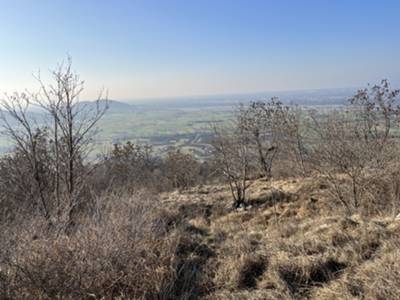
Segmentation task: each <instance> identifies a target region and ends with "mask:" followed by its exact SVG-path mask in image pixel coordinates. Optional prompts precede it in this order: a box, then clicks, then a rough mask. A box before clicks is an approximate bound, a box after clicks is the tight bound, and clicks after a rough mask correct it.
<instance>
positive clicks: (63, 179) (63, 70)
mask: <svg viewBox="0 0 400 300" xmlns="http://www.w3.org/2000/svg"><path fill="white" fill-rule="evenodd" d="M51 75H52V79H53V82H52V83H50V84H48V85H47V84H45V83H44V82H43V81H42V80H41V78H40V77H38V82H39V84H40V87H41V88H40V92H39V93H15V94H13V95H11V96H8V95H6V97H5V99H2V100H1V102H0V108H1V110H0V112H1V114H0V116H1V121H2V125H3V128H4V132H5V134H6V135H8V137H9V138H10V139H11V141H13V142H14V144H15V147H16V148H15V150H16V154H15V155H14V159H10V158H8V160H7V163H6V164H8V166H9V168H8V171H12V170H14V171H17V169H18V168H19V163H20V162H21V163H22V165H23V166H24V168H25V170H24V172H26V173H31V174H32V175H30V176H29V177H28V178H26V177H23V176H20V174H17V176H14V175H15V172H14V174H10V175H9V176H10V177H13V178H14V180H15V181H18V182H14V183H15V184H16V186H18V187H21V190H20V193H21V194H26V189H29V190H30V193H28V194H26V195H29V197H27V199H26V200H27V201H31V202H33V206H35V207H36V208H37V210H38V211H39V212H40V214H41V215H42V216H43V217H44V218H45V219H46V220H48V222H49V224H52V223H54V221H55V220H58V221H60V220H62V222H63V223H64V224H65V226H68V224H69V223H70V222H71V221H72V216H73V213H74V211H75V210H76V209H77V207H78V206H79V205H81V204H83V202H85V201H84V200H83V198H84V197H83V196H82V194H83V193H85V188H86V179H87V177H88V175H89V173H90V171H91V168H90V166H89V165H86V166H84V163H83V161H84V159H85V158H86V157H87V155H88V153H89V152H90V149H91V147H90V145H91V142H92V138H93V134H94V133H95V126H96V124H97V122H98V121H99V120H100V118H101V117H102V116H103V115H104V113H105V111H106V109H107V101H102V100H101V96H100V97H99V99H98V100H97V101H96V102H93V103H91V104H84V103H82V102H80V94H81V93H82V91H83V87H84V86H83V85H84V83H83V81H81V80H80V78H79V76H78V75H77V74H75V73H74V72H73V71H72V63H71V60H70V59H69V60H68V62H67V64H66V65H60V66H59V67H58V68H57V69H56V70H55V71H53V72H52V73H51ZM34 107H36V108H38V107H39V108H40V109H41V112H40V113H34V112H33V111H32V108H34ZM13 162H14V163H15V166H14V168H12V167H11V164H12V163H13ZM6 176H7V175H6ZM30 178H31V179H32V180H29V181H27V179H30ZM27 183H29V185H30V186H27Z"/></svg>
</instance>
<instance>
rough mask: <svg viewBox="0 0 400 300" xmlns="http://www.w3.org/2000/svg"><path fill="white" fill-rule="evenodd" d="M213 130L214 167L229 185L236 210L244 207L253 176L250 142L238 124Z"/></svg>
mask: <svg viewBox="0 0 400 300" xmlns="http://www.w3.org/2000/svg"><path fill="white" fill-rule="evenodd" d="M213 130H214V133H215V139H214V141H213V143H212V145H213V147H214V149H215V161H216V166H217V167H219V169H220V170H221V171H222V174H223V176H224V177H225V178H226V180H227V181H228V183H229V186H230V189H231V193H232V197H233V200H234V203H233V206H234V207H235V208H238V207H240V206H242V205H246V201H247V195H246V191H247V189H248V188H249V186H250V185H251V181H249V179H250V176H251V175H252V174H254V171H255V167H256V166H255V162H256V159H257V158H256V156H255V155H254V151H252V148H251V140H250V138H249V136H248V134H247V132H245V131H244V130H243V128H242V127H241V126H238V124H235V125H233V126H232V127H231V128H229V129H224V128H218V127H217V126H214V127H213Z"/></svg>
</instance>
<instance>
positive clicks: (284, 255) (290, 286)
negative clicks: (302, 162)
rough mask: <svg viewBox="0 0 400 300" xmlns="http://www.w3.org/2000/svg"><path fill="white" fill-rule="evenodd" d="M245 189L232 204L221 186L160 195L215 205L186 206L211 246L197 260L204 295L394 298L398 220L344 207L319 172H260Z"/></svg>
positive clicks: (171, 201)
mask: <svg viewBox="0 0 400 300" xmlns="http://www.w3.org/2000/svg"><path fill="white" fill-rule="evenodd" d="M204 189H207V187H202V190H204ZM250 195H251V200H250V203H251V206H250V207H249V208H247V209H246V210H232V209H229V206H228V205H229V190H228V189H227V188H224V187H219V189H215V187H211V186H210V187H209V192H208V193H196V189H192V190H190V191H187V192H185V193H180V194H169V195H164V201H165V203H167V205H171V207H172V205H173V206H178V207H179V205H183V206H185V207H191V208H192V209H194V207H196V205H198V206H197V207H198V208H199V207H201V206H203V205H208V206H211V207H214V206H216V205H218V206H219V209H218V210H217V212H215V213H214V210H213V209H211V214H209V215H199V214H194V215H193V217H192V216H190V215H188V214H186V217H187V218H188V220H189V221H188V222H189V223H190V224H192V226H193V227H196V228H198V229H201V231H202V232H204V233H206V234H204V235H203V236H202V242H203V243H205V244H206V245H207V246H208V247H209V248H210V249H212V251H213V252H214V253H215V255H214V256H212V257H210V258H208V259H207V261H206V263H205V265H204V267H203V268H202V272H203V273H202V278H203V281H204V280H205V279H206V280H207V281H208V282H207V286H208V287H209V289H208V291H207V292H206V294H205V295H203V296H204V297H205V298H207V299H303V298H307V299H361V298H363V299H397V297H398V296H397V295H399V294H400V288H399V286H400V276H399V274H400V263H399V261H400V260H399V259H400V256H399V254H400V253H399V251H398V246H399V241H400V221H396V220H394V219H393V218H392V217H390V216H389V215H386V214H381V215H375V216H371V215H370V216H365V215H364V214H357V213H356V214H353V215H351V216H349V215H346V214H345V212H344V210H342V209H341V206H340V204H339V203H338V202H335V200H334V199H335V198H334V197H332V191H331V190H330V187H329V185H328V184H326V183H325V181H324V180H323V179H321V178H309V179H301V178H297V179H290V180H279V181H274V182H272V183H268V182H266V181H263V180H258V181H256V182H254V183H253V185H252V186H251V189H250ZM217 199H218V200H217ZM224 204H226V206H223V205H224ZM221 206H222V207H223V209H221ZM192 231H195V230H194V229H193V228H192Z"/></svg>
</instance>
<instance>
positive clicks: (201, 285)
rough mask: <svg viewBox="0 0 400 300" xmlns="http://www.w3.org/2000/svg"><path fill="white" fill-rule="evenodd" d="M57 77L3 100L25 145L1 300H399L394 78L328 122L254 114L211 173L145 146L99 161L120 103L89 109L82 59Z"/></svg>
mask: <svg viewBox="0 0 400 300" xmlns="http://www.w3.org/2000/svg"><path fill="white" fill-rule="evenodd" d="M52 75H53V82H51V83H50V84H47V83H45V82H43V81H42V80H41V78H40V77H38V82H39V86H40V92H39V93H29V92H25V93H21V94H14V95H11V96H7V97H6V99H3V100H2V101H1V111H0V112H1V119H2V124H3V127H4V132H5V133H6V134H7V135H8V136H9V138H10V139H11V140H13V141H14V143H15V149H14V151H12V152H10V153H9V154H7V155H5V156H3V157H1V159H0V208H1V211H0V229H1V231H0V242H1V245H2V247H1V250H0V298H1V299H198V298H202V299H298V298H307V299H353V298H354V299H396V297H397V295H398V294H399V293H400V290H399V288H398V287H399V286H400V276H399V272H398V270H399V269H400V266H399V265H398V264H399V263H398V261H399V251H398V247H399V245H400V236H399V229H400V221H399V219H400V218H399V217H398V216H399V197H400V175H399V171H398V169H399V168H398V162H397V157H398V156H399V154H400V148H399V132H400V131H399V129H400V128H399V116H400V110H399V106H398V105H399V100H400V99H399V91H398V90H393V89H392V88H391V87H390V85H389V83H388V81H385V80H384V81H382V82H381V84H379V85H377V86H373V87H368V88H367V89H365V90H360V91H359V92H358V93H357V94H356V95H355V96H354V97H353V98H352V99H350V100H349V103H348V105H347V106H343V107H339V108H336V109H330V110H328V111H321V110H310V109H305V108H301V107H294V106H288V105H285V104H284V103H282V102H280V101H279V100H278V99H276V98H273V99H271V100H268V101H258V102H251V103H250V104H248V105H241V106H239V107H238V108H237V109H236V111H235V115H234V118H233V119H232V120H231V121H232V122H231V123H225V124H224V125H223V126H221V125H218V126H217V125H215V126H212V131H213V133H214V135H213V136H214V140H213V143H212V146H213V147H214V155H213V158H212V159H210V160H208V161H205V162H200V161H197V160H196V159H195V158H194V157H193V156H192V155H191V154H189V153H184V152H183V151H180V150H179V149H176V150H174V151H169V152H167V153H165V154H164V155H162V156H161V157H159V156H156V155H155V154H154V152H153V150H152V147H151V145H138V144H134V143H131V142H128V143H126V144H122V145H121V144H118V145H115V146H114V148H113V149H112V150H111V151H108V152H107V153H104V154H103V155H101V156H99V157H98V158H97V159H96V160H88V159H87V157H88V154H89V153H90V149H91V145H92V138H93V136H94V134H95V133H96V124H97V122H98V121H99V120H100V119H101V118H102V116H103V115H104V113H105V112H106V110H107V101H106V100H104V99H103V98H99V99H98V101H97V102H95V104H94V105H89V106H88V105H87V104H82V103H81V102H80V101H79V95H80V93H81V92H82V89H83V82H82V81H81V80H80V79H79V77H78V76H77V75H76V74H75V73H74V72H72V69H71V62H70V61H68V62H67V63H66V64H64V65H61V66H60V67H59V68H57V69H56V71H54V72H53V73H52ZM32 106H35V107H36V108H37V109H39V110H40V111H42V112H43V113H42V114H40V116H41V117H42V118H43V120H41V121H40V122H38V120H35V119H34V117H33V116H32V115H31V110H30V109H31V108H32ZM35 116H36V117H37V115H35ZM43 124H44V125H43Z"/></svg>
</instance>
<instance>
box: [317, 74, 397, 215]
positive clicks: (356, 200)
mask: <svg viewBox="0 0 400 300" xmlns="http://www.w3.org/2000/svg"><path fill="white" fill-rule="evenodd" d="M398 95H399V91H397V90H392V89H391V88H390V85H389V83H388V82H387V81H382V84H381V85H378V86H374V87H372V88H370V89H365V90H361V91H359V92H358V94H357V95H356V96H355V97H353V98H352V99H351V100H350V105H349V106H348V107H347V108H346V110H344V109H342V110H336V111H333V112H331V113H329V114H328V115H321V114H319V115H318V114H314V115H312V125H311V131H312V134H311V136H312V138H313V141H312V143H310V144H311V147H312V148H313V163H314V168H315V170H317V171H318V172H320V173H321V174H323V175H324V176H326V178H327V180H328V181H329V182H330V183H331V184H332V185H333V187H334V191H335V194H336V196H337V198H338V199H339V200H340V201H341V203H342V204H343V205H344V206H345V207H346V208H347V210H348V211H352V210H353V209H359V208H360V207H362V206H365V205H366V204H367V203H365V202H366V198H367V197H366V196H367V194H368V190H370V189H369V187H370V183H371V182H375V183H377V181H376V180H375V179H376V178H377V177H376V176H382V174H384V173H386V171H387V170H388V168H390V166H391V165H392V164H393V163H394V161H395V158H396V156H397V153H398V141H397V138H398V137H397V136H396V135H395V131H396V130H395V129H396V128H398V120H397V118H398V115H399V110H398V108H397V102H398V100H399V99H398ZM346 180H348V181H349V182H350V185H348V184H343V183H346ZM395 193H397V192H396V191H395V192H394V194H395ZM395 197H397V196H396V195H395ZM349 199H351V200H349ZM392 203H393V201H390V204H392Z"/></svg>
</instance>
